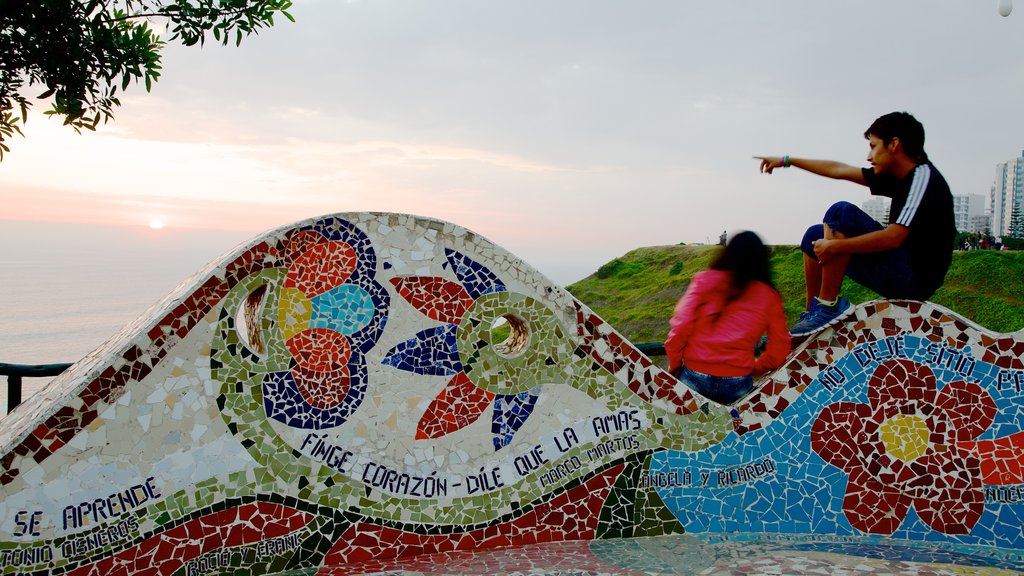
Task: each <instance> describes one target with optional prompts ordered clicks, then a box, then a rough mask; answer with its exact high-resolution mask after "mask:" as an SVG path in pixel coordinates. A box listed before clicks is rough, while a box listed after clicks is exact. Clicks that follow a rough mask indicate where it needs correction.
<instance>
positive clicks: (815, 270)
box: [804, 254, 821, 310]
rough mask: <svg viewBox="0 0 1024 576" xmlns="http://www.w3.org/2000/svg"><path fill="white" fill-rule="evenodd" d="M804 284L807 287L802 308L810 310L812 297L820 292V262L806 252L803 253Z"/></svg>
mask: <svg viewBox="0 0 1024 576" xmlns="http://www.w3.org/2000/svg"><path fill="white" fill-rule="evenodd" d="M804 286H805V287H806V288H807V302H805V303H804V310H810V309H811V302H814V297H815V296H817V295H818V293H819V292H821V264H819V263H818V261H817V260H815V259H814V258H811V257H810V256H808V255H807V254H804Z"/></svg>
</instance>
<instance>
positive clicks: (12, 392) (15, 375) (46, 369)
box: [0, 362, 71, 414]
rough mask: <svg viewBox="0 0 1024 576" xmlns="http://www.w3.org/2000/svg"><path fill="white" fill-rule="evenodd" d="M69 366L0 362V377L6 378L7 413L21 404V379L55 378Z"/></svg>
mask: <svg viewBox="0 0 1024 576" xmlns="http://www.w3.org/2000/svg"><path fill="white" fill-rule="evenodd" d="M69 366H71V364H5V363H3V362H0V376H7V413H8V414H10V413H11V410H14V409H15V408H16V407H17V406H18V404H21V383H22V378H45V377H47V376H56V375H58V374H60V373H61V372H63V371H65V370H67V369H68V367H69Z"/></svg>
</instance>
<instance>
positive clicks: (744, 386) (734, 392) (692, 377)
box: [675, 366, 754, 405]
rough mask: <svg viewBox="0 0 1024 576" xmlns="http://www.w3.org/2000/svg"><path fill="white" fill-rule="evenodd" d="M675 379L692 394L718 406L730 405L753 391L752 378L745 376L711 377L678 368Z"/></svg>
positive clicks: (684, 368) (684, 367) (685, 368)
mask: <svg viewBox="0 0 1024 576" xmlns="http://www.w3.org/2000/svg"><path fill="white" fill-rule="evenodd" d="M675 377H676V378H678V379H679V381H680V382H682V383H683V384H686V386H687V387H689V388H690V389H691V390H693V391H694V392H696V393H698V394H700V395H701V396H703V397H705V398H707V399H708V400H713V401H715V402H718V403H719V404H726V405H728V404H732V403H733V402H735V401H737V400H739V399H740V398H742V397H744V396H746V395H747V394H748V393H750V391H751V390H753V389H754V378H753V377H751V376H750V375H747V376H712V375H710V374H704V373H703V372H697V371H695V370H690V369H689V368H687V367H686V366H683V367H682V368H680V369H679V370H678V371H677V372H676V374H675Z"/></svg>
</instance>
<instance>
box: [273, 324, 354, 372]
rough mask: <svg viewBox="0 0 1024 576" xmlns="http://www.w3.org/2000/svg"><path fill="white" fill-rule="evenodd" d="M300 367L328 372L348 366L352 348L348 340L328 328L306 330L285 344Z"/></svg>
mask: <svg viewBox="0 0 1024 576" xmlns="http://www.w3.org/2000/svg"><path fill="white" fill-rule="evenodd" d="M285 345H286V346H287V347H288V351H289V352H291V353H292V356H293V357H294V358H295V360H296V362H298V363H299V365H300V366H302V367H304V368H306V369H309V370H315V371H320V372H330V371H334V370H337V369H338V368H341V367H342V366H345V365H346V364H348V359H349V356H351V355H352V347H351V345H350V344H349V342H348V338H346V337H345V335H344V334H342V333H340V332H335V331H334V330H331V329H330V328H307V329H306V330H303V331H302V332H299V333H298V334H296V335H295V336H292V337H291V338H289V339H288V341H287V342H285Z"/></svg>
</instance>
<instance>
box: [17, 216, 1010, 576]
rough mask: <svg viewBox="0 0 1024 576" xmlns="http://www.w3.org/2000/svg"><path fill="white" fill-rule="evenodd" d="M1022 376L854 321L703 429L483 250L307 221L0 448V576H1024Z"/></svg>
mask: <svg viewBox="0 0 1024 576" xmlns="http://www.w3.org/2000/svg"><path fill="white" fill-rule="evenodd" d="M1022 356H1024V336H1022V334H1021V333H1020V332H1018V333H1015V334H995V333H991V332H989V331H987V330H985V329H984V328H982V327H979V326H977V325H976V324H974V323H973V322H971V321H970V319H966V318H962V317H959V316H958V315H957V314H956V313H954V312H953V311H950V310H946V309H944V308H941V307H939V306H936V305H934V304H932V303H928V302H915V301H899V300H894V301H875V302H869V303H866V304H863V305H861V306H859V307H858V308H857V309H856V310H855V312H854V314H853V316H852V317H851V318H850V319H849V321H847V322H844V323H842V324H839V325H837V326H835V327H833V328H830V329H827V330H825V331H823V332H821V333H818V334H816V335H814V336H812V337H810V338H806V339H804V341H797V342H795V349H794V351H793V353H792V355H791V356H790V358H789V359H788V360H787V362H786V364H785V365H784V366H783V367H782V368H780V369H779V370H777V371H775V372H774V373H772V374H769V375H766V376H765V378H764V379H763V380H762V381H761V382H759V385H758V386H757V387H756V389H755V390H754V391H752V392H751V394H750V395H748V396H747V397H746V398H743V399H741V400H740V401H739V402H737V403H736V404H735V405H733V406H728V407H727V406H720V405H718V404H715V403H713V402H710V401H708V400H707V399H704V398H702V397H700V396H698V395H696V394H694V393H693V392H692V391H690V390H689V389H688V388H687V387H685V386H683V385H681V384H680V383H679V382H678V381H676V380H675V379H674V378H672V376H671V375H669V374H668V373H666V372H665V371H664V370H662V369H661V368H660V367H659V366H658V365H657V364H656V363H655V362H653V361H651V360H650V359H649V358H647V357H646V356H645V355H644V354H642V353H641V352H640V351H639V350H638V349H637V348H636V347H635V346H634V345H633V344H631V343H630V342H628V341H627V340H626V339H625V338H623V337H622V336H621V335H620V334H619V333H618V332H617V331H616V330H615V329H614V327H612V326H610V325H608V323H607V322H605V321H604V320H602V319H601V318H600V317H598V316H597V315H596V314H594V313H593V311H591V310H590V309H589V308H588V307H587V306H586V305H585V304H584V303H581V302H579V301H577V300H575V299H574V298H573V297H572V296H571V295H570V294H568V293H567V292H566V291H565V290H564V289H562V288H560V287H558V286H555V285H553V284H551V283H550V282H549V281H548V280H547V279H545V278H544V277H543V276H542V275H540V274H538V273H537V272H535V271H534V270H533V269H531V268H530V267H529V266H528V265H526V264H525V263H523V262H521V261H520V260H518V259H517V258H516V257H515V256H513V255H511V254H509V253H508V252H506V251H504V250H503V249H501V248H500V247H498V246H495V245H493V244H491V243H490V242H488V241H487V240H486V239H484V238H482V237H480V236H479V235H476V234H473V233H472V232H469V231H467V230H465V229H463V228H460V227H458V226H456V225H454V224H450V223H446V222H439V221H436V220H431V219H426V218H419V217H414V216H408V215H401V214H373V213H353V214H341V215H333V216H327V217H323V218H318V219H313V220H309V221H305V222H301V223H298V224H296V225H294V226H289V227H285V228H281V229H278V230H273V231H270V232H267V233H266V234H263V235H262V236H260V237H259V238H256V239H254V240H253V241H252V242H250V243H249V244H248V245H246V246H243V247H241V248H239V249H237V250H235V251H233V252H231V253H228V254H226V255H225V256H223V257H222V258H221V259H219V260H218V261H216V262H214V263H212V264H211V265H210V266H209V267H207V268H206V269H205V270H204V271H203V272H202V273H200V274H199V275H197V276H196V277H195V278H194V279H193V280H192V281H191V282H190V283H187V284H185V285H183V286H181V287H179V288H178V289H177V290H176V291H175V292H173V293H172V294H170V295H168V297H167V298H165V299H164V300H163V301H162V302H161V303H160V304H159V305H157V306H155V307H154V308H153V309H151V311H150V312H148V313H147V314H146V315H145V316H143V317H142V318H140V319H139V320H137V321H136V322H133V323H132V324H131V325H129V326H127V327H126V328H125V329H124V330H123V331H122V332H120V333H119V335H118V336H117V337H115V338H114V339H112V340H111V341H109V342H107V343H106V344H104V346H103V347H101V348H100V349H98V350H96V351H95V352H93V353H91V354H89V355H88V356H87V357H86V358H84V359H83V360H82V361H80V362H79V363H77V364H76V365H75V366H73V367H72V368H71V369H69V370H68V371H67V372H66V373H65V374H63V375H62V376H60V377H59V378H57V379H55V380H54V381H53V382H52V383H51V385H50V387H49V388H47V390H46V393H45V394H40V395H39V396H38V397H34V398H31V399H29V400H28V401H27V402H25V403H24V404H23V405H22V406H20V407H19V408H18V409H17V410H16V411H15V412H14V413H12V414H11V415H10V416H8V418H7V419H5V421H4V426H3V427H2V429H0V467H2V469H0V574H26V573H27V574H82V575H97V576H99V575H101V574H237V573H277V572H290V573H293V574H294V573H302V574H314V573H320V574H348V573H365V572H367V571H394V573H403V574H405V573H408V574H420V573H422V574H427V573H458V574H473V573H493V572H500V573H509V574H515V573H523V574H526V573H530V574H570V573H572V574H582V573H586V574H655V573H665V572H672V571H678V569H679V567H685V569H688V570H691V571H692V570H702V571H705V572H707V573H730V574H732V573H787V574H788V573H794V574H795V573H834V574H842V573H857V574H947V573H948V574H962V573H964V570H969V571H972V572H974V573H991V574H997V573H1011V572H1020V571H1022V570H1024V529H1022V528H1021V521H1020V519H1021V518H1024V429H1022V428H1024V413H1022V408H1021V407H1022V406H1024V402H1022V400H1024V396H1022V395H1024V390H1022V388H1024V359H1022ZM663 535H675V536H663ZM659 537H660V538H659ZM661 538H666V539H661ZM556 545H557V546H556ZM510 547H511V548H510ZM491 550H493V551H496V552H495V553H494V554H489V552H488V551H491ZM498 551H500V553H498ZM432 555H440V556H432ZM963 567H968V568H965V569H964V570H961V568H963ZM844 571H845V572H844Z"/></svg>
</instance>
